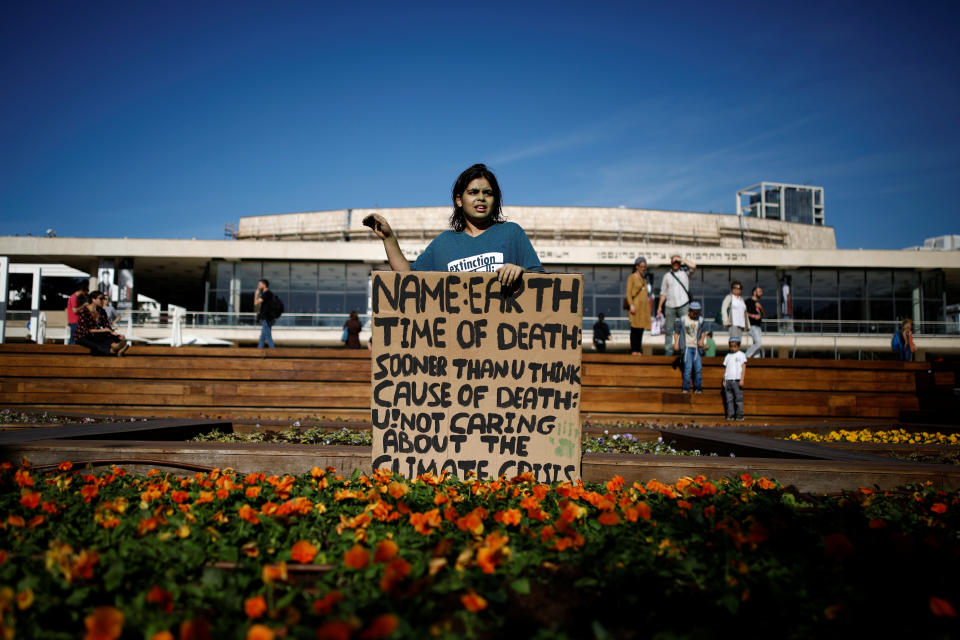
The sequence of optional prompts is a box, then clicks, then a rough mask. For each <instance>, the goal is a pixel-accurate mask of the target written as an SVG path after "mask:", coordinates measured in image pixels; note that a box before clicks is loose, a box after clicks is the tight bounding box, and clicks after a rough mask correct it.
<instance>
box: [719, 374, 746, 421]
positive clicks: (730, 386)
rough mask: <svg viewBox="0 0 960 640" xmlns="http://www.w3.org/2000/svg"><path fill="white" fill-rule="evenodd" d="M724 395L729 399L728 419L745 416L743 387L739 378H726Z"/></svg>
mask: <svg viewBox="0 0 960 640" xmlns="http://www.w3.org/2000/svg"><path fill="white" fill-rule="evenodd" d="M723 395H724V398H726V401H727V420H734V419H737V420H739V419H740V418H742V417H743V389H741V388H740V381H739V380H724V381H723Z"/></svg>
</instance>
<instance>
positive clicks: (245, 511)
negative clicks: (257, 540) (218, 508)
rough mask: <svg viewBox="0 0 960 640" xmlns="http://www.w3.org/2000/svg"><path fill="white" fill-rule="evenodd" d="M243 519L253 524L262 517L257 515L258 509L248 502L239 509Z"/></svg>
mask: <svg viewBox="0 0 960 640" xmlns="http://www.w3.org/2000/svg"><path fill="white" fill-rule="evenodd" d="M237 515H239V516H240V518H241V519H242V520H246V521H247V522H250V523H252V524H257V523H258V522H260V518H259V516H258V515H257V511H256V509H254V508H253V507H251V506H250V505H248V504H245V505H242V506H241V507H240V509H239V510H238V514H237Z"/></svg>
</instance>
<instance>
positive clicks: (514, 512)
mask: <svg viewBox="0 0 960 640" xmlns="http://www.w3.org/2000/svg"><path fill="white" fill-rule="evenodd" d="M522 517H523V514H522V513H521V512H520V510H519V509H504V510H502V511H497V512H496V513H495V514H493V519H494V520H496V521H497V522H500V523H503V524H505V525H518V524H520V519H521V518H522Z"/></svg>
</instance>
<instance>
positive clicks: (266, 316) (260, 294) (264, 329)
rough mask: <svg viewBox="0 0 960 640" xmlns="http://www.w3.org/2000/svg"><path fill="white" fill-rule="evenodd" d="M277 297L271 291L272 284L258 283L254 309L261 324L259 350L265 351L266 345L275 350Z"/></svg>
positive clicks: (266, 282) (263, 281)
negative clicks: (274, 331)
mask: <svg viewBox="0 0 960 640" xmlns="http://www.w3.org/2000/svg"><path fill="white" fill-rule="evenodd" d="M277 300H278V298H277V296H275V295H274V294H273V292H272V291H270V283H269V282H268V281H267V280H264V279H261V280H260V281H258V282H257V290H256V291H254V293H253V308H254V309H256V310H257V322H259V323H260V342H259V343H258V344H257V348H258V349H263V348H264V346H265V345H266V346H267V347H269V348H271V349H275V348H276V345H274V344H273V323H274V322H276V320H277V317H278V315H279V314H277V313H276V309H275V307H276V301H277Z"/></svg>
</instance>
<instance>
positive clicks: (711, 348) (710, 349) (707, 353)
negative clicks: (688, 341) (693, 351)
mask: <svg viewBox="0 0 960 640" xmlns="http://www.w3.org/2000/svg"><path fill="white" fill-rule="evenodd" d="M703 344H704V346H705V347H706V349H705V350H704V352H703V357H704V358H713V357H716V355H717V343H716V342H714V341H713V331H707V339H706V340H704V341H703Z"/></svg>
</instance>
